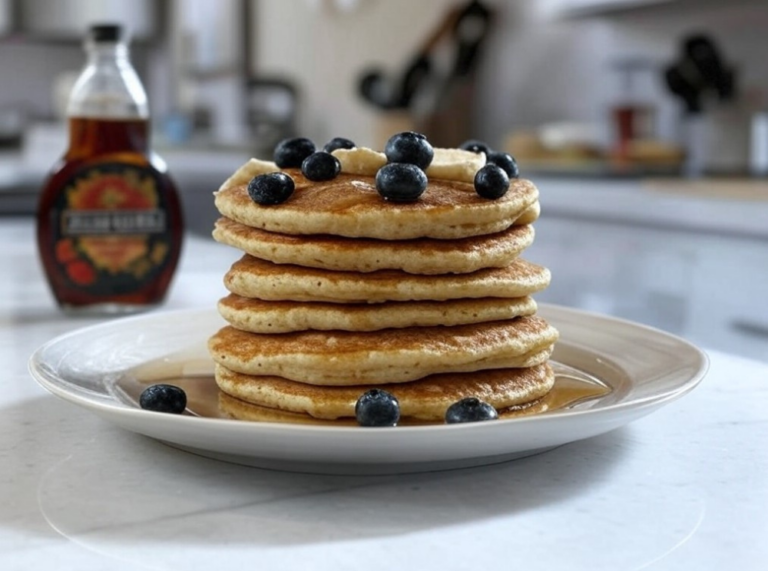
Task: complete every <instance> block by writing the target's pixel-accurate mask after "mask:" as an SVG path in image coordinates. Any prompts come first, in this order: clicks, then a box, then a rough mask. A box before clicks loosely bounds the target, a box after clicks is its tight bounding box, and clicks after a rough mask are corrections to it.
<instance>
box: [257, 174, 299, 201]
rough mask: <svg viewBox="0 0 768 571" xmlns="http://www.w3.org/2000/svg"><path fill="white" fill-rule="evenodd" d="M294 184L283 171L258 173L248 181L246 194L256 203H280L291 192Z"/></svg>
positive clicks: (286, 198)
mask: <svg viewBox="0 0 768 571" xmlns="http://www.w3.org/2000/svg"><path fill="white" fill-rule="evenodd" d="M295 187H296V185H295V184H294V182H293V179H292V178H291V177H289V176H288V175H287V174H285V173H284V172H271V173H268V174H260V175H259V176H255V177H253V178H252V179H251V182H249V183H248V196H250V197H251V200H253V201H254V202H256V203H257V204H280V203H281V202H285V201H286V200H288V198H289V197H290V196H291V195H292V194H293V189H294V188H295Z"/></svg>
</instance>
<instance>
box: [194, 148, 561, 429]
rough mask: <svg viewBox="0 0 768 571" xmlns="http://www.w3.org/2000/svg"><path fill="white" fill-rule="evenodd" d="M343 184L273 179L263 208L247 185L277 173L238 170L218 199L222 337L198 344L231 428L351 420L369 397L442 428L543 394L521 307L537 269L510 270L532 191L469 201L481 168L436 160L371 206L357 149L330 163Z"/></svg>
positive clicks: (533, 210)
mask: <svg viewBox="0 0 768 571" xmlns="http://www.w3.org/2000/svg"><path fill="white" fill-rule="evenodd" d="M334 154H335V155H336V156H337V157H338V158H339V160H340V161H341V165H342V173H341V174H340V175H339V176H338V177H336V178H334V179H333V180H330V181H326V182H312V181H310V180H308V179H306V178H305V177H304V176H303V175H302V173H301V171H300V170H299V169H284V170H283V172H285V173H287V174H288V175H290V176H291V178H293V180H294V182H295V191H294V193H293V195H292V196H291V197H290V198H289V199H288V200H287V201H286V202H284V203H282V204H277V205H270V206H264V205H260V204H257V203H255V202H254V201H252V200H251V199H250V197H249V195H248V191H247V185H248V182H249V181H250V180H251V179H252V178H253V177H254V176H257V175H259V174H264V173H268V172H276V171H279V170H280V169H278V168H277V167H276V166H275V164H274V163H269V162H264V161H258V160H255V159H254V160H251V161H250V162H249V163H247V164H246V165H244V166H243V167H241V168H240V169H239V170H238V171H237V172H236V173H235V174H234V175H233V176H232V177H230V179H229V180H227V181H226V182H225V183H224V185H223V186H222V187H221V189H220V190H219V191H218V192H217V193H216V197H215V202H216V206H217V208H218V209H219V212H220V213H221V214H222V218H220V219H219V220H218V221H217V223H216V227H215V230H214V233H213V235H214V238H215V239H216V240H218V241H219V242H222V243H225V244H229V245H231V246H233V247H235V248H238V249H240V250H242V251H243V252H244V256H243V257H242V258H241V259H240V260H239V261H237V262H236V263H235V264H234V265H233V266H232V267H231V269H230V270H229V272H227V274H226V276H225V279H224V282H225V285H226V288H227V289H228V290H229V292H230V294H229V295H228V296H227V297H225V298H224V299H222V300H221V301H220V302H219V305H218V309H219V312H220V313H221V315H222V316H223V317H224V318H225V319H226V321H228V322H229V325H228V326H226V327H224V328H223V329H221V330H220V331H218V332H217V333H216V334H214V335H213V337H212V338H211V339H210V341H209V350H210V353H211V356H212V357H213V359H214V361H215V363H216V370H215V377H216V382H217V384H218V386H219V388H220V389H221V391H222V392H223V393H224V394H223V395H222V400H221V402H222V406H224V405H226V406H227V408H228V410H230V411H231V412H232V415H233V416H237V417H240V418H244V417H248V418H265V419H271V420H291V421H308V420H310V419H312V418H315V419H342V418H350V417H352V418H354V416H355V403H356V401H357V399H358V398H359V397H360V396H361V395H362V394H363V393H364V392H366V391H367V390H369V389H371V388H382V389H385V390H387V391H389V392H390V393H392V394H393V395H395V396H396V397H397V399H398V401H399V403H400V410H401V415H402V417H403V418H406V419H407V418H414V419H423V420H442V419H443V417H444V414H445V410H446V409H447V408H448V407H449V406H450V405H451V404H453V403H454V402H456V401H458V400H460V399H462V398H465V397H470V396H472V397H477V398H479V399H481V400H483V401H486V402H488V403H489V404H491V405H493V406H494V407H496V409H497V410H499V412H500V413H501V414H502V415H503V413H504V411H505V410H507V409H518V408H521V407H525V406H528V405H531V403H535V402H537V401H538V400H539V399H541V397H543V396H544V395H546V394H547V393H548V392H549V390H550V389H551V388H552V386H553V383H554V375H553V372H552V370H551V368H550V367H549V365H548V364H547V361H548V359H549V356H550V354H551V352H552V348H553V344H554V343H555V341H556V340H557V331H556V330H555V329H554V328H553V327H551V326H550V325H549V324H548V323H547V322H546V321H544V320H543V319H542V318H540V317H538V316H536V315H535V313H536V303H535V302H534V300H533V299H532V298H531V297H530V296H531V294H534V293H535V292H537V291H540V290H542V289H544V288H545V287H546V286H547V285H548V284H549V280H550V274H549V271H548V270H547V269H546V268H543V267H540V266H538V265H535V264H533V263H530V262H528V261H525V260H523V259H522V258H520V257H519V256H520V254H521V252H522V251H523V250H524V249H525V248H526V247H528V246H530V244H531V243H532V242H533V237H534V232H533V227H532V225H531V223H532V222H533V221H535V220H536V218H537V217H538V213H539V208H538V191H537V190H536V188H535V186H534V185H533V184H532V183H530V182H529V181H526V180H513V181H512V182H511V185H510V189H509V191H508V192H507V194H506V195H505V196H503V197H502V198H499V199H497V200H489V199H485V198H481V197H480V196H478V195H477V194H476V192H475V190H474V187H473V185H472V182H471V180H472V177H473V176H474V173H475V172H476V171H477V169H478V168H479V167H480V166H482V164H483V163H484V161H485V158H484V155H482V154H480V155H476V154H474V153H468V152H464V151H455V150H450V151H443V150H440V149H436V151H435V159H434V160H433V164H432V166H430V168H429V169H428V170H427V175H428V177H429V184H428V187H427V190H426V191H425V193H424V194H423V195H422V196H421V198H420V199H419V200H417V201H415V202H409V203H395V202H389V201H385V200H384V199H382V198H381V196H379V194H378V192H377V190H376V187H375V182H374V175H375V171H376V168H377V166H376V165H378V164H379V163H381V162H382V161H384V162H385V160H386V159H384V158H383V155H381V154H380V153H375V152H373V151H370V150H368V149H352V150H340V151H335V152H334Z"/></svg>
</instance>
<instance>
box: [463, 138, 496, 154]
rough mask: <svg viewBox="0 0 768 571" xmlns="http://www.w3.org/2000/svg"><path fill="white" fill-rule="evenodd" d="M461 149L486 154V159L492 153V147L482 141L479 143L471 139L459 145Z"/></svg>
mask: <svg viewBox="0 0 768 571" xmlns="http://www.w3.org/2000/svg"><path fill="white" fill-rule="evenodd" d="M459 148H460V149H462V150H464V151H469V152H470V153H485V156H486V157H487V156H488V155H489V154H490V153H491V147H489V146H488V145H487V144H486V143H483V142H482V141H478V140H477V139H469V140H468V141H464V142H463V143H462V144H461V145H459Z"/></svg>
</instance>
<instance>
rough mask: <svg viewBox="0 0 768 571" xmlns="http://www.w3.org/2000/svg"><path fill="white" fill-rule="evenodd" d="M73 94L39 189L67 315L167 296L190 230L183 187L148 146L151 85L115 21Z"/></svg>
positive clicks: (45, 255)
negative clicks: (58, 154)
mask: <svg viewBox="0 0 768 571" xmlns="http://www.w3.org/2000/svg"><path fill="white" fill-rule="evenodd" d="M86 52H87V54H88V63H87V65H86V67H85V69H84V70H83V72H82V73H81V75H80V77H79V78H78V80H77V82H76V83H75V86H74V88H73V90H72V94H71V96H70V100H69V104H68V109H67V115H68V117H69V148H68V149H67V151H66V153H65V154H64V156H63V157H62V159H61V160H60V161H59V163H58V164H57V165H55V166H54V168H53V172H52V174H51V175H50V177H49V179H48V181H47V183H46V185H45V187H44V188H43V191H42V193H41V196H40V202H39V204H38V211H37V244H38V250H39V254H40V258H41V260H42V264H43V268H44V270H45V275H46V277H47V279H48V282H49V284H50V287H51V290H52V292H53V294H54V296H55V298H56V300H57V302H58V304H59V306H60V307H61V308H62V309H63V310H65V311H66V312H68V313H87V314H116V313H132V312H136V311H141V310H144V309H148V308H151V307H153V306H155V305H158V304H160V303H161V302H162V301H163V299H164V298H165V295H166V293H167V291H168V288H169V285H170V283H171V280H172V277H173V275H174V272H175V270H176V265H177V263H178V259H179V255H180V252H181V243H182V237H183V219H182V212H181V205H180V201H179V196H178V193H177V190H176V188H175V186H174V184H173V182H172V181H171V179H170V177H169V176H168V174H167V172H166V168H165V165H164V163H163V162H162V160H160V159H159V157H157V155H155V154H154V153H152V152H151V149H150V132H149V131H150V123H149V111H148V106H147V98H146V94H145V92H144V88H143V86H142V85H141V82H140V80H139V78H138V75H137V74H136V72H135V71H134V69H133V67H132V66H131V64H130V61H129V59H128V49H127V44H126V43H125V42H124V41H123V38H122V30H121V28H120V27H119V26H116V25H100V26H93V27H92V28H91V30H90V32H89V34H88V38H87V40H86Z"/></svg>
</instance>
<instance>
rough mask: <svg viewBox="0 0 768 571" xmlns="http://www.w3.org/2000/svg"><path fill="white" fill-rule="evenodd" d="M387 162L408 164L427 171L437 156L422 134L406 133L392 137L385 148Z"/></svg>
mask: <svg viewBox="0 0 768 571" xmlns="http://www.w3.org/2000/svg"><path fill="white" fill-rule="evenodd" d="M384 154H385V155H386V156H387V162H390V163H407V164H411V165H416V166H417V167H419V168H420V169H422V170H425V169H426V168H427V167H428V166H429V165H430V163H431V162H432V159H433V158H434V156H435V150H434V149H433V148H432V145H430V144H429V141H427V138H426V137H425V136H424V135H422V134H421V133H414V132H413V131H405V132H403V133H398V134H397V135H393V136H392V137H390V139H389V141H387V144H386V145H385V146H384Z"/></svg>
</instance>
